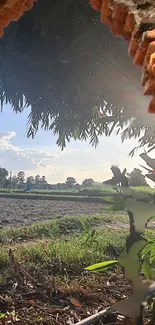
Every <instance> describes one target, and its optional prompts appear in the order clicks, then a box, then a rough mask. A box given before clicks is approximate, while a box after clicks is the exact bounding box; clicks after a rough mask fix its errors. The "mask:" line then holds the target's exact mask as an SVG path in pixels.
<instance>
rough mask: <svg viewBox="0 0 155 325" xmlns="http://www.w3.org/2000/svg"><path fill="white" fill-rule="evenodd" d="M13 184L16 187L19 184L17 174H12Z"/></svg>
mask: <svg viewBox="0 0 155 325" xmlns="http://www.w3.org/2000/svg"><path fill="white" fill-rule="evenodd" d="M11 184H12V187H13V188H16V185H17V184H18V178H17V176H16V175H14V176H12V179H11Z"/></svg>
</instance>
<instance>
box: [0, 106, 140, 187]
mask: <svg viewBox="0 0 155 325" xmlns="http://www.w3.org/2000/svg"><path fill="white" fill-rule="evenodd" d="M28 113H29V109H27V111H26V110H25V111H24V113H22V114H15V113H13V112H12V111H11V109H10V107H9V106H6V107H5V108H4V111H3V112H2V113H1V114H0V121H1V122H0V166H2V167H6V168H7V169H8V170H12V171H13V173H14V174H16V173H17V172H18V171H19V170H24V171H25V173H26V176H30V175H33V176H34V175H36V174H40V175H45V176H46V178H47V180H48V181H49V182H52V183H57V182H64V181H65V180H66V178H67V177H68V176H73V177H75V178H76V180H77V181H78V182H79V183H80V182H82V180H83V179H85V178H89V177H92V178H93V179H94V180H95V181H103V180H105V179H107V178H109V177H111V171H110V167H111V164H116V165H118V166H119V167H120V168H121V169H123V168H124V167H127V169H128V171H131V170H132V169H133V168H134V167H139V163H142V161H141V159H140V158H139V155H138V154H137V155H135V156H134V158H129V157H128V153H129V152H130V151H131V149H132V148H133V147H135V146H136V144H137V142H136V141H135V140H130V141H125V142H124V144H122V143H121V139H120V137H119V136H116V135H115V134H114V135H113V136H111V137H109V138H106V137H104V136H103V137H101V138H100V142H99V145H98V147H97V149H95V148H92V147H91V146H90V145H89V143H87V142H80V141H76V142H75V141H72V142H71V143H69V144H68V145H67V148H66V149H64V151H63V152H62V151H61V150H60V149H59V148H58V147H57V146H56V144H55V143H56V137H54V136H53V134H52V133H51V132H49V131H48V132H47V131H44V130H39V131H38V134H37V136H36V138H35V139H34V140H33V139H31V138H29V139H27V137H26V123H27V116H28ZM139 153H140V152H139Z"/></svg>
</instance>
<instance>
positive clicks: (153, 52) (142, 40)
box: [89, 0, 155, 113]
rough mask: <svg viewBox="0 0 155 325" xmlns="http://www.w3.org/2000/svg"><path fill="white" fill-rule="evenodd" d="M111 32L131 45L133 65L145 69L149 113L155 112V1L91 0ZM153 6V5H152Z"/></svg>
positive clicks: (129, 52) (144, 76)
mask: <svg viewBox="0 0 155 325" xmlns="http://www.w3.org/2000/svg"><path fill="white" fill-rule="evenodd" d="M89 1H90V4H91V6H92V7H93V8H94V9H95V10H97V11H99V12H100V20H101V22H102V23H103V24H105V25H107V26H108V27H109V28H110V30H111V32H112V33H113V34H114V35H115V36H117V37H122V38H124V39H125V40H126V41H128V42H129V47H128V54H129V55H130V56H132V57H133V64H134V65H135V66H141V67H142V78H141V84H142V87H143V95H144V96H152V99H151V101H150V104H149V108H148V112H149V113H155V2H154V0H115V1H114V0H89ZM153 3H154V4H153Z"/></svg>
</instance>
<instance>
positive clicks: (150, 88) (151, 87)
mask: <svg viewBox="0 0 155 325" xmlns="http://www.w3.org/2000/svg"><path fill="white" fill-rule="evenodd" d="M143 94H144V96H146V95H148V96H150V95H155V79H149V80H148V81H147V82H146V83H145V85H144V87H143Z"/></svg>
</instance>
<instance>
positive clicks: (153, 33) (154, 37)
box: [145, 29, 155, 42]
mask: <svg viewBox="0 0 155 325" xmlns="http://www.w3.org/2000/svg"><path fill="white" fill-rule="evenodd" d="M145 37H146V38H147V39H148V40H149V41H150V42H151V41H155V29H153V30H148V31H147V32H145Z"/></svg>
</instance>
